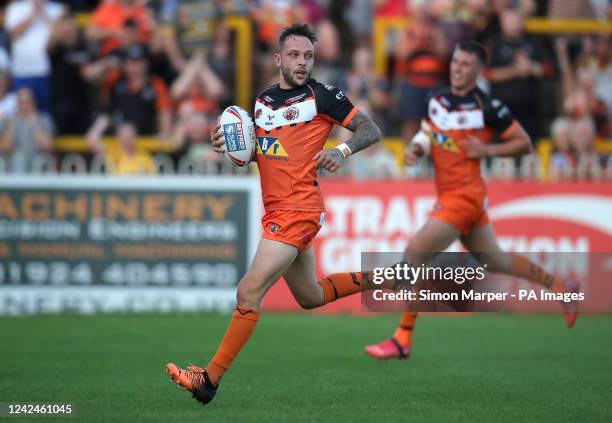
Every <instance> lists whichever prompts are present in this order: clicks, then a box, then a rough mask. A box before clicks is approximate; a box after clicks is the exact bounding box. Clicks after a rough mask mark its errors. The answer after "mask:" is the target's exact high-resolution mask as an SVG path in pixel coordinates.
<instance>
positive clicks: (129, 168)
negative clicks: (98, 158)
mask: <svg viewBox="0 0 612 423" xmlns="http://www.w3.org/2000/svg"><path fill="white" fill-rule="evenodd" d="M110 123H111V122H110V119H109V118H108V116H105V115H102V116H99V117H98V118H97V119H96V121H95V122H94V124H93V125H92V127H91V129H90V130H89V131H88V132H87V143H88V145H89V147H90V149H91V150H92V151H93V152H94V153H96V154H98V155H102V156H104V158H105V162H106V171H107V173H109V174H114V175H143V174H153V173H155V171H156V169H155V164H154V162H153V159H152V158H151V155H150V154H148V153H145V152H143V151H140V150H138V149H137V148H136V140H137V137H138V133H137V128H136V125H134V124H133V123H131V122H128V121H124V122H122V123H121V124H119V126H117V130H116V131H115V136H116V139H117V144H116V145H114V146H112V147H109V148H108V149H107V148H106V146H105V145H104V144H103V143H102V135H103V134H104V132H105V131H106V130H107V129H108V128H109V127H110Z"/></svg>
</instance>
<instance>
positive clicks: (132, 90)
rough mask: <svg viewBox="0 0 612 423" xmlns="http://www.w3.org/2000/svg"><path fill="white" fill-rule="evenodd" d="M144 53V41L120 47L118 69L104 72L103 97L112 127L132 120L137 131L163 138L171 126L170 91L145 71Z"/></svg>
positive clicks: (145, 55)
mask: <svg viewBox="0 0 612 423" xmlns="http://www.w3.org/2000/svg"><path fill="white" fill-rule="evenodd" d="M147 57H148V56H147V47H146V46H145V45H134V46H130V47H128V48H127V49H126V50H125V51H123V59H124V62H123V64H122V66H121V71H120V72H118V71H116V70H115V71H113V72H109V73H108V74H107V75H106V78H105V79H106V80H105V84H104V85H105V89H104V92H103V100H104V102H105V103H106V111H107V113H109V114H110V116H111V119H112V124H113V126H114V127H118V126H119V125H120V124H121V123H123V122H132V123H133V124H134V125H136V128H137V132H138V133H139V134H141V135H157V136H158V138H159V139H161V140H167V139H168V137H169V136H170V132H171V129H172V111H171V101H170V95H169V94H168V89H167V87H166V84H165V83H164V81H163V80H161V79H160V78H159V77H157V76H153V75H150V74H149V72H148V59H147Z"/></svg>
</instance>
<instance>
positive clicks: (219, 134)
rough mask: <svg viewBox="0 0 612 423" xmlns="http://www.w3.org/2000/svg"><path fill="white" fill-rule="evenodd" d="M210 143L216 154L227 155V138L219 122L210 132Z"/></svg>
mask: <svg viewBox="0 0 612 423" xmlns="http://www.w3.org/2000/svg"><path fill="white" fill-rule="evenodd" d="M210 143H211V144H212V146H213V151H214V152H215V153H225V138H224V137H223V131H222V130H221V125H219V122H218V121H217V125H216V126H215V127H214V128H213V129H212V131H210Z"/></svg>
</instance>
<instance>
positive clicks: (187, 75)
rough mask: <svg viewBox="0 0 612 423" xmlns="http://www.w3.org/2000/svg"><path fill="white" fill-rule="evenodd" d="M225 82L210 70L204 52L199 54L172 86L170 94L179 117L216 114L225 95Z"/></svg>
mask: <svg viewBox="0 0 612 423" xmlns="http://www.w3.org/2000/svg"><path fill="white" fill-rule="evenodd" d="M223 90H224V87H223V82H221V80H220V79H219V78H218V77H217V75H216V74H215V73H214V72H213V71H212V70H211V69H210V67H209V66H208V63H207V62H206V60H205V59H204V52H203V51H199V52H197V53H196V54H195V55H194V56H193V58H192V59H191V60H190V61H189V62H188V63H187V66H186V67H185V68H184V69H183V72H181V74H180V75H179V77H178V78H176V80H175V81H174V83H173V84H172V87H171V90H170V93H171V95H172V99H173V100H174V102H175V104H176V105H177V112H178V114H179V115H183V114H184V113H185V112H187V113H195V112H197V113H216V112H217V111H218V103H217V102H218V99H219V97H221V95H222V93H223Z"/></svg>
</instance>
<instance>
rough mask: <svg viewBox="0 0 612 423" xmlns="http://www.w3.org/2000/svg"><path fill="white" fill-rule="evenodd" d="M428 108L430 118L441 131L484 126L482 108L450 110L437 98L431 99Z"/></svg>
mask: <svg viewBox="0 0 612 423" xmlns="http://www.w3.org/2000/svg"><path fill="white" fill-rule="evenodd" d="M427 109H428V115H429V118H430V120H431V121H432V122H433V123H434V125H436V126H437V127H438V129H440V130H441V131H450V130H468V129H481V128H484V115H483V113H482V110H457V111H451V112H449V111H448V110H446V108H445V107H444V106H443V105H442V104H440V102H439V101H438V100H437V99H435V98H432V99H431V100H429V104H428V107H427Z"/></svg>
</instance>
